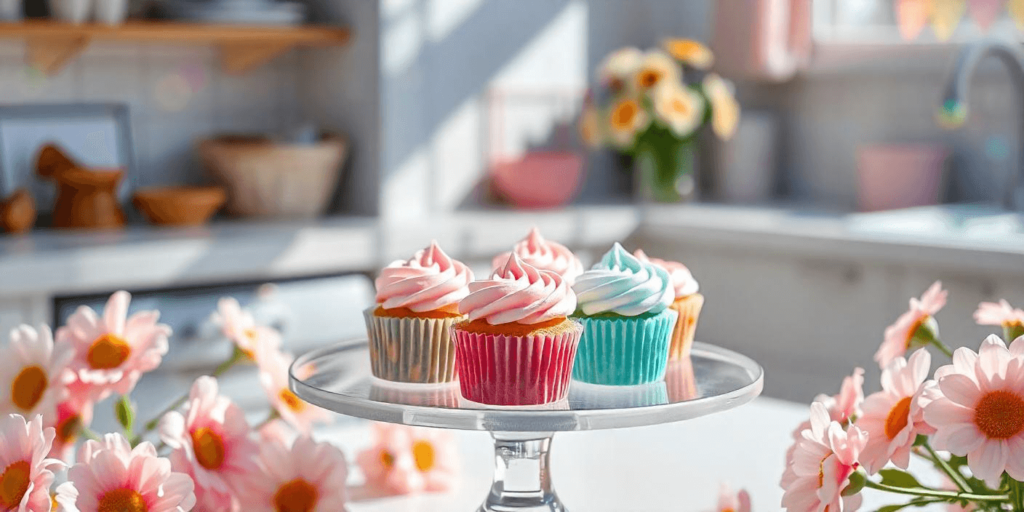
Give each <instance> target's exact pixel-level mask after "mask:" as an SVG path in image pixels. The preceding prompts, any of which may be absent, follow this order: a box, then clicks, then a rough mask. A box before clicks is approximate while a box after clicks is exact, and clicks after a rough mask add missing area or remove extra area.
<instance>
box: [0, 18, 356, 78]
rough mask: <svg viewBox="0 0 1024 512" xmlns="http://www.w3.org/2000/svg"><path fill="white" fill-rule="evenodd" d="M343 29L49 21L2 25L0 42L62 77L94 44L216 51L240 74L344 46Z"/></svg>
mask: <svg viewBox="0 0 1024 512" xmlns="http://www.w3.org/2000/svg"><path fill="white" fill-rule="evenodd" d="M350 37H351V33H350V32H349V30H348V29H347V28H340V27H326V26H299V27H264V26H245V25H211V24H193V23H175V22H165V21H128V22H126V23H124V24H122V25H115V26H108V25H100V24H82V25H73V24H68V23H58V22H53V21H46V20H40V21H26V22H21V23H0V39H22V40H24V41H25V42H26V44H27V50H26V57H27V60H28V62H29V64H30V65H32V66H33V67H35V68H37V69H39V70H40V71H42V72H44V73H47V74H54V73H57V72H58V71H60V69H61V68H63V67H64V65H66V64H67V63H68V62H70V61H71V60H72V59H74V58H75V57H76V56H78V54H79V53H81V52H82V50H84V49H85V48H86V47H88V46H89V43H91V42H92V41H120V42H129V43H171V44H200V45H216V46H219V47H220V50H221V62H222V64H223V66H224V69H225V70H227V71H228V72H231V73H244V72H246V71H248V70H250V69H253V68H256V67H259V66H261V65H263V64H265V63H266V62H268V61H269V60H271V59H273V58H274V57H277V56H278V55H280V54H282V53H284V52H287V51H288V50H291V49H292V48H296V47H326V46H342V45H344V44H346V43H347V42H348V40H349V38H350Z"/></svg>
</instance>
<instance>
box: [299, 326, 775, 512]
mask: <svg viewBox="0 0 1024 512" xmlns="http://www.w3.org/2000/svg"><path fill="white" fill-rule="evenodd" d="M290 381H291V388H292V391H293V392H294V393H295V394H296V395H298V396H299V397H300V398H302V399H303V400H305V401H307V402H310V403H312V404H314V405H318V406H320V407H323V408H324V409H328V410H331V411H334V412H337V413H340V414H345V415H348V416H355V417H359V418H365V419H368V420H374V421H383V422H388V423H399V424H402V425H415V426H421V427H435V428H448V429H460V430H486V431H489V432H490V433H491V435H492V436H493V437H494V453H495V469H494V483H493V484H492V486H491V491H490V494H489V495H488V496H487V499H486V501H485V502H484V504H483V505H482V506H481V507H480V509H479V510H478V512H513V511H515V512H523V511H529V512H542V511H544V512H555V511H557V512H564V511H565V510H566V508H565V507H564V506H563V505H562V503H561V501H559V499H558V496H557V495H556V494H555V490H554V486H553V485H552V483H551V475H550V473H549V468H550V462H549V455H548V454H549V449H550V447H551V439H552V437H553V436H554V434H555V432H571V431H580V430H599V429H611V428H625V427H640V426H645V425H657V424H661V423H671V422H677V421H684V420H689V419H693V418H697V417H700V416H705V415H708V414H713V413H716V412H721V411H725V410H728V409H732V408H734V407H738V406H740V405H743V404H745V403H747V402H749V401H751V400H753V399H754V398H755V397H756V396H758V395H759V394H761V389H762V388H763V385H764V371H763V370H762V369H761V366H760V365H758V364H757V362H755V361H754V360H752V359H750V358H748V357H746V356H743V355H741V354H738V353H736V352H733V351H730V350H726V349H723V348H719V347H716V346H713V345H708V344H704V343H695V344H694V347H693V353H692V355H691V357H690V359H689V360H686V361H679V362H675V363H672V364H671V365H670V366H669V369H668V371H667V372H666V375H665V381H664V382H657V383H654V384H646V385H642V386H629V387H610V386H595V385H589V384H584V383H581V382H576V381H573V382H572V384H571V385H570V387H569V397H568V399H567V400H565V401H563V402H561V403H557V404H552V405H549V406H541V407H490V406H485V405H481V404H475V403H472V402H468V401H466V400H465V399H463V398H462V397H461V395H460V393H459V386H458V383H453V384H444V385H440V384H437V385H434V384H430V385H410V384H395V383H391V382H387V381H383V380H379V379H376V378H374V377H373V376H372V374H371V372H370V354H369V348H368V347H367V342H366V340H357V341H353V342H349V343H344V344H341V345H336V346H331V347H327V348H323V349H319V350H315V351H312V352H310V353H308V354H306V355H304V356H302V357H300V358H298V359H297V360H296V361H295V363H294V364H293V365H292V368H291V379H290Z"/></svg>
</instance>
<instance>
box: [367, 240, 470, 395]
mask: <svg viewBox="0 0 1024 512" xmlns="http://www.w3.org/2000/svg"><path fill="white" fill-rule="evenodd" d="M472 280H473V272H472V271H471V270H469V268H468V267H466V265H464V264H462V263H460V262H458V261H455V260H453V259H451V258H450V257H449V256H448V255H447V254H445V253H444V251H442V250H441V248H440V247H438V246H437V243H436V242H432V243H431V244H430V247H428V248H426V249H423V250H422V251H418V252H417V253H416V254H415V255H413V257H412V258H411V259H409V260H408V261H403V260H399V261H396V262H394V263H392V264H390V265H388V266H387V267H385V268H384V269H383V270H381V272H380V276H379V277H378V278H377V281H376V283H375V284H376V286H377V304H376V305H375V306H373V307H371V308H369V309H367V310H366V311H364V312H363V316H364V317H365V318H366V329H367V331H368V333H369V336H370V365H371V369H372V371H373V375H374V377H377V378H380V379H384V380H390V381H394V382H408V383H422V384H429V383H438V382H450V381H452V380H455V377H456V368H455V346H454V344H453V343H452V340H451V336H450V329H451V326H452V324H454V323H455V322H458V321H460V320H463V319H464V318H465V317H464V316H463V315H462V314H460V313H459V301H460V300H462V299H463V298H465V297H466V296H467V295H469V286H468V285H469V282H470V281H472Z"/></svg>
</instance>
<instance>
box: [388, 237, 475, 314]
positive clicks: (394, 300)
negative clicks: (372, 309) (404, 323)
mask: <svg viewBox="0 0 1024 512" xmlns="http://www.w3.org/2000/svg"><path fill="white" fill-rule="evenodd" d="M472 280H473V271H471V270H469V267H467V266H466V265H464V264H462V263H460V262H458V261H455V260H453V259H452V258H451V257H449V256H448V255H447V254H445V253H444V251H442V250H441V248H440V247H438V246H437V242H431V243H430V247H428V248H426V249H423V250H420V251H417V252H416V254H414V255H413V257H412V259H410V260H408V261H403V260H398V261H395V262H393V263H391V264H390V265H388V266H387V267H384V269H383V270H381V272H380V276H379V277H377V281H376V282H375V284H376V286H377V303H379V304H380V305H381V306H382V307H383V308H384V309H395V308H408V309H410V310H412V311H415V312H417V313H422V312H425V311H436V310H438V309H441V308H444V307H446V306H451V305H452V304H457V303H458V302H459V301H460V300H462V299H464V298H465V297H466V296H467V295H469V287H468V285H469V283H470V281H472Z"/></svg>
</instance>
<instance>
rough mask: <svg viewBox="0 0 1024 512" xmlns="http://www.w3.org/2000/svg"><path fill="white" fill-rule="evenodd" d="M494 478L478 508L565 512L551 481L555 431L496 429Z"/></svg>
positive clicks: (489, 511)
mask: <svg viewBox="0 0 1024 512" xmlns="http://www.w3.org/2000/svg"><path fill="white" fill-rule="evenodd" d="M492 435H493V436H494V482H493V483H492V484H491V492H490V494H488V495H487V501H485V502H484V504H483V505H482V506H481V507H480V508H479V509H478V511H477V512H566V508H565V507H564V506H563V505H562V502H561V501H559V500H558V495H556V494H555V489H554V487H553V486H552V485H551V459H550V453H549V450H550V449H551V438H552V437H554V433H552V432H528V433H514V432H493V433H492Z"/></svg>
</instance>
